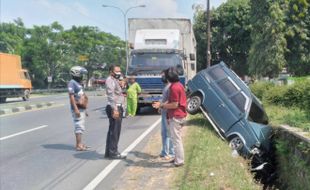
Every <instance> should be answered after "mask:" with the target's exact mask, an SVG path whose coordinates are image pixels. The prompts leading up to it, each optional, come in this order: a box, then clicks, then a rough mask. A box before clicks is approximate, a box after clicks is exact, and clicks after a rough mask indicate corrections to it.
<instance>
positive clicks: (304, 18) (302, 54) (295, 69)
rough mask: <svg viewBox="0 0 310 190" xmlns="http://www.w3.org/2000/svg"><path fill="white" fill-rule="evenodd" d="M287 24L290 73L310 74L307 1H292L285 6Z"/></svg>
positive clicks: (308, 11)
mask: <svg viewBox="0 0 310 190" xmlns="http://www.w3.org/2000/svg"><path fill="white" fill-rule="evenodd" d="M284 7H285V10H286V11H285V12H286V15H287V16H286V17H285V22H286V23H287V29H286V39H287V48H288V51H287V52H286V53H285V57H286V59H287V63H288V65H287V66H288V70H289V72H291V73H293V74H294V75H307V74H309V73H310V4H309V1H306V0H291V1H288V2H286V3H285V4H284Z"/></svg>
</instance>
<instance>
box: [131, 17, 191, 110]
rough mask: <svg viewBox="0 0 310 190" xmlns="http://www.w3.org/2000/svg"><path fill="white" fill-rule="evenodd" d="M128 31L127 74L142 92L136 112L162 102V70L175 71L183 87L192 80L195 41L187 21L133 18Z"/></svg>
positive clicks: (189, 22)
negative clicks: (177, 70)
mask: <svg viewBox="0 0 310 190" xmlns="http://www.w3.org/2000/svg"><path fill="white" fill-rule="evenodd" d="M128 29H129V39H128V40H129V45H130V48H131V49H130V53H129V63H128V66H127V71H126V74H127V75H134V76H136V81H137V82H138V83H139V84H140V86H141V88H142V93H141V94H140V95H139V99H138V108H141V107H142V106H146V105H150V104H151V103H152V102H154V101H158V100H160V99H161V93H162V88H163V83H162V81H161V76H160V73H161V71H162V70H164V69H167V68H169V67H177V68H178V69H179V70H180V81H181V82H182V83H183V84H184V86H186V83H187V81H188V80H190V79H191V78H193V77H194V76H195V74H196V40H195V36H194V32H193V29H192V24H191V21H190V19H173V18H158V19H157V18H150V19H147V18H132V19H129V20H128ZM138 110H139V109H138Z"/></svg>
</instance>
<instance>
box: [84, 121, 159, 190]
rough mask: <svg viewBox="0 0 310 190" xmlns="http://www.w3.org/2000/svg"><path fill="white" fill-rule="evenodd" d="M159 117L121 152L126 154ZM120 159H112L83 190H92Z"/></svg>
mask: <svg viewBox="0 0 310 190" xmlns="http://www.w3.org/2000/svg"><path fill="white" fill-rule="evenodd" d="M160 121H161V119H158V120H157V121H156V122H155V123H154V124H153V125H151V126H150V127H149V128H148V129H147V130H146V131H144V132H143V133H142V134H141V135H140V136H139V137H138V138H137V139H136V140H135V141H134V142H133V143H132V144H130V145H129V146H128V147H127V148H126V149H125V150H124V151H123V153H122V155H127V154H128V153H129V152H130V151H132V150H133V149H134V148H135V147H136V146H137V145H138V144H139V143H140V142H141V141H142V140H143V139H144V138H145V137H146V136H147V135H148V134H149V133H150V132H151V131H152V130H153V129H154V128H155V127H156V126H157V125H158V124H159V123H160ZM120 162H121V160H113V161H112V162H111V163H110V164H109V165H108V166H107V167H105V168H104V169H103V170H102V171H101V172H100V173H99V174H98V175H97V176H96V177H95V178H94V179H93V180H92V181H91V182H90V183H89V184H88V185H87V186H86V187H84V188H83V190H93V189H95V188H96V187H97V185H98V184H99V183H100V182H101V181H102V180H103V179H104V178H105V177H106V176H107V175H108V174H109V173H110V172H111V171H112V170H113V169H114V168H115V166H117V164H119V163H120Z"/></svg>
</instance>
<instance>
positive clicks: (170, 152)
mask: <svg viewBox="0 0 310 190" xmlns="http://www.w3.org/2000/svg"><path fill="white" fill-rule="evenodd" d="M161 139H162V145H163V147H162V150H161V153H160V156H172V157H174V148H173V144H172V140H171V138H170V131H169V128H168V122H167V111H166V110H162V112H161Z"/></svg>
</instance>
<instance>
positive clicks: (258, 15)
mask: <svg viewBox="0 0 310 190" xmlns="http://www.w3.org/2000/svg"><path fill="white" fill-rule="evenodd" d="M250 15H251V19H252V26H253V30H252V32H251V37H252V41H253V43H252V45H251V49H250V53H249V64H250V68H249V69H250V70H249V71H250V73H251V74H252V75H255V76H257V77H261V76H269V77H275V76H277V75H278V73H279V72H280V71H281V70H282V68H283V67H284V66H285V65H286V60H285V57H284V54H285V51H286V39H285V26H286V23H285V22H284V18H285V15H284V11H283V9H282V7H281V6H280V4H279V2H278V1H272V2H271V1H269V0H264V1H256V0H251V12H250Z"/></svg>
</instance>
